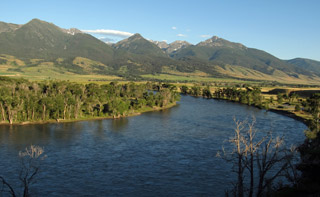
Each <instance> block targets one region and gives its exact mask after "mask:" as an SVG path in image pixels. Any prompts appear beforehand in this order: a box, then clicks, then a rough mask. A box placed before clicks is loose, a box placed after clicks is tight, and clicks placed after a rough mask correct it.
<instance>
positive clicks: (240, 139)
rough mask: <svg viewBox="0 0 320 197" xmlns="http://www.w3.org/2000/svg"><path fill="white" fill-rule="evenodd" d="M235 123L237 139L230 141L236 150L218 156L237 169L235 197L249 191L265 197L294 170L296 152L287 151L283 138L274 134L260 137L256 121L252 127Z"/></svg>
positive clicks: (239, 122)
mask: <svg viewBox="0 0 320 197" xmlns="http://www.w3.org/2000/svg"><path fill="white" fill-rule="evenodd" d="M234 122H235V125H236V126H235V129H234V131H235V132H234V133H235V135H234V137H233V138H231V139H230V140H229V142H230V143H231V145H233V147H234V148H233V150H232V151H229V152H227V151H225V150H224V148H223V149H222V150H223V154H221V153H218V154H217V155H218V156H222V158H223V159H225V160H226V161H228V162H232V163H233V167H234V169H236V170H235V172H236V174H237V182H236V185H235V188H234V195H235V196H239V197H242V196H244V195H245V192H246V191H248V194H247V196H250V197H252V196H253V195H254V194H256V195H257V196H262V195H264V194H265V192H266V189H267V188H270V187H271V186H272V183H273V182H274V181H275V179H276V178H278V177H280V176H282V175H285V172H287V173H288V170H289V169H290V168H294V166H293V164H292V163H291V160H292V157H293V153H294V151H288V150H287V149H286V148H285V146H284V140H283V138H279V137H277V138H273V137H272V135H271V133H269V134H267V135H264V136H262V137H257V130H256V129H255V128H254V125H255V119H253V121H252V122H251V123H248V121H239V120H236V119H234ZM245 175H249V179H248V180H247V179H245V178H246V177H245ZM244 183H249V187H245V184H244Z"/></svg>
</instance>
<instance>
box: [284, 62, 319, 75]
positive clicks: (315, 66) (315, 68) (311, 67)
mask: <svg viewBox="0 0 320 197" xmlns="http://www.w3.org/2000/svg"><path fill="white" fill-rule="evenodd" d="M286 62H287V63H289V64H292V65H295V66H297V67H299V68H301V69H305V70H308V71H311V72H313V73H315V74H317V75H320V62H319V61H315V60H311V59H305V58H295V59H291V60H287V61H286Z"/></svg>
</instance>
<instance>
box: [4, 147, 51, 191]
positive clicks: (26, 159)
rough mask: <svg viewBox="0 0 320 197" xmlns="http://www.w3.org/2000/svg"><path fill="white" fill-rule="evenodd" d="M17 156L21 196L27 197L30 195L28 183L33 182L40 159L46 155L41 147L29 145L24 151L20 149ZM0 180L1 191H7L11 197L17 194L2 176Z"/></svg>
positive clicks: (38, 168)
mask: <svg viewBox="0 0 320 197" xmlns="http://www.w3.org/2000/svg"><path fill="white" fill-rule="evenodd" d="M19 157H20V161H21V169H20V173H19V179H20V181H21V182H22V184H23V196H24V197H28V196H30V193H29V187H30V184H31V183H33V182H34V180H35V179H34V178H35V176H36V175H37V174H38V172H39V170H40V165H41V161H42V160H44V159H45V158H46V155H45V154H44V150H43V148H41V147H39V146H34V145H31V146H30V147H27V148H26V149H25V151H23V152H21V151H20V152H19ZM0 180H1V181H2V192H7V193H9V194H11V196H13V197H15V196H17V194H16V192H15V190H14V189H13V187H12V186H11V185H10V184H9V183H8V182H7V181H6V180H5V179H4V177H2V176H0Z"/></svg>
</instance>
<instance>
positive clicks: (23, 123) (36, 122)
mask: <svg viewBox="0 0 320 197" xmlns="http://www.w3.org/2000/svg"><path fill="white" fill-rule="evenodd" d="M177 105H178V104H177V102H175V103H170V104H168V105H166V106H165V107H152V108H151V107H149V108H146V109H144V110H142V111H137V112H132V113H129V114H127V115H124V116H118V117H114V116H104V117H88V118H78V119H67V120H64V119H57V120H54V119H51V120H45V121H43V120H40V121H25V122H14V123H12V124H10V123H9V122H3V121H2V122H0V126H1V125H6V126H11V125H15V126H16V125H18V126H23V125H33V124H35V125H42V124H52V123H70V122H80V121H92V120H107V119H120V118H127V117H132V116H139V115H141V114H142V113H147V112H153V111H161V110H165V109H170V108H172V107H174V106H177Z"/></svg>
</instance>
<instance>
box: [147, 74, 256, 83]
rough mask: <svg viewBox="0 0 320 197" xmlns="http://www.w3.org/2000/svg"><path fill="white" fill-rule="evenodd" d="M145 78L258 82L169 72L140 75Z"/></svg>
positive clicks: (184, 80) (183, 80)
mask: <svg viewBox="0 0 320 197" xmlns="http://www.w3.org/2000/svg"><path fill="white" fill-rule="evenodd" d="M141 76H142V77H143V78H145V79H151V80H153V79H157V80H168V81H180V82H187V83H188V82H232V83H259V82H256V81H246V80H237V79H231V78H214V77H203V76H195V75H193V76H192V75H190V76H185V75H171V74H158V75H152V74H148V75H141Z"/></svg>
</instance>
